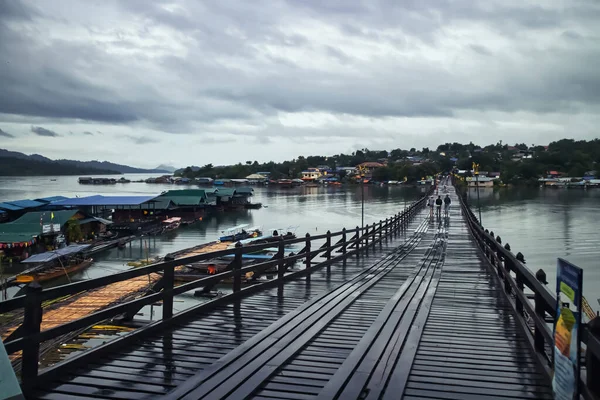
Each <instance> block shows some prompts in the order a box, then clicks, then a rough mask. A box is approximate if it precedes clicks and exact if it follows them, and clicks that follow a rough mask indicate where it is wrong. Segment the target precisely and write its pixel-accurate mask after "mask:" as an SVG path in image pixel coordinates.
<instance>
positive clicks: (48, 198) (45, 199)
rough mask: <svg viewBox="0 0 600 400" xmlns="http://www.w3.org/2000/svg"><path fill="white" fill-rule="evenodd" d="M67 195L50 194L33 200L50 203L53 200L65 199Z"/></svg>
mask: <svg viewBox="0 0 600 400" xmlns="http://www.w3.org/2000/svg"><path fill="white" fill-rule="evenodd" d="M67 199H68V197H65V196H50V197H42V198H41V199H35V201H40V202H43V203H52V202H55V201H61V200H67Z"/></svg>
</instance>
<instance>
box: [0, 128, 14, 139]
mask: <svg viewBox="0 0 600 400" xmlns="http://www.w3.org/2000/svg"><path fill="white" fill-rule="evenodd" d="M0 136H4V137H7V138H11V139H13V138H14V137H15V135H11V134H10V133H8V132H6V131H3V130H2V129H0Z"/></svg>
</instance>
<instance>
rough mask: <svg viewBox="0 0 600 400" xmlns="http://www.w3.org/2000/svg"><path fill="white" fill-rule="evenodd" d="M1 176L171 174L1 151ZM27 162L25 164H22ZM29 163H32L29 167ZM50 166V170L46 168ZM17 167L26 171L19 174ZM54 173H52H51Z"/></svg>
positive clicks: (124, 166) (110, 164)
mask: <svg viewBox="0 0 600 400" xmlns="http://www.w3.org/2000/svg"><path fill="white" fill-rule="evenodd" d="M0 158H1V159H2V163H1V164H0V175H11V176H14V175H80V174H84V175H93V174H96V175H98V174H126V173H127V174H136V173H142V174H143V173H146V174H153V173H161V174H164V173H170V172H172V171H170V170H168V169H165V168H155V169H144V168H135V167H130V166H128V165H122V164H115V163H111V162H108V161H75V160H51V159H50V158H47V157H44V156H41V155H39V154H32V155H27V154H23V153H19V152H16V151H9V150H5V149H0ZM9 160H14V162H13V164H14V166H15V167H13V166H12V165H10V161H9ZM21 161H25V163H23V162H21ZM27 162H29V163H32V164H31V165H29V166H27ZM44 165H47V166H48V169H45V168H44ZM16 166H18V167H19V168H21V169H22V171H24V172H23V173H18V171H15V169H16ZM49 171H52V172H49Z"/></svg>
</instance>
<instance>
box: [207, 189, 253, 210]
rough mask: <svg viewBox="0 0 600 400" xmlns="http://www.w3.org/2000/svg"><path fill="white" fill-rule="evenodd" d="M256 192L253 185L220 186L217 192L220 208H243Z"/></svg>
mask: <svg viewBox="0 0 600 400" xmlns="http://www.w3.org/2000/svg"><path fill="white" fill-rule="evenodd" d="M253 194H254V189H252V188H251V187H239V188H236V189H233V188H218V189H217V192H216V198H217V207H218V208H243V207H245V205H246V204H248V203H250V200H249V199H250V197H251V196H252V195H253Z"/></svg>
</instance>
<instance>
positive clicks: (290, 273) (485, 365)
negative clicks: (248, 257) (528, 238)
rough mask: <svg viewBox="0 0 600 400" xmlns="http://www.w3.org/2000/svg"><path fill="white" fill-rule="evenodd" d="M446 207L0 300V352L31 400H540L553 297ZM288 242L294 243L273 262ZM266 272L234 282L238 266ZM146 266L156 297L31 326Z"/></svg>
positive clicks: (467, 216) (589, 394)
mask: <svg viewBox="0 0 600 400" xmlns="http://www.w3.org/2000/svg"><path fill="white" fill-rule="evenodd" d="M451 198H452V201H453V206H452V208H451V212H450V215H449V217H448V218H435V217H434V218H430V215H429V210H428V209H426V207H425V206H424V205H425V204H424V203H425V200H424V199H421V200H420V201H418V202H416V203H414V204H412V205H411V206H410V207H409V208H407V209H405V210H403V211H402V212H400V213H398V214H397V215H394V216H393V217H391V218H388V219H386V220H385V221H380V222H379V223H377V224H373V225H371V226H366V227H365V228H358V227H357V228H356V229H353V230H351V231H347V230H342V231H340V232H335V233H330V232H328V233H327V234H325V235H319V236H312V237H311V236H309V235H307V236H306V237H305V238H300V239H294V240H286V241H281V242H280V244H279V246H280V247H279V249H280V251H279V253H278V255H277V256H276V258H275V259H274V260H271V261H268V262H264V263H260V264H255V265H251V266H245V267H242V262H241V261H242V254H244V253H250V252H255V251H257V250H260V249H262V248H264V247H272V244H269V245H265V246H251V247H238V248H236V249H234V250H224V251H219V252H214V253H210V254H202V255H198V256H193V257H190V258H187V259H185V260H173V261H166V262H163V263H160V264H155V265H150V266H147V267H143V268H139V269H135V270H131V271H126V272H122V273H119V274H115V275H111V276H107V277H104V278H100V279H94V280H89V281H83V282H78V283H74V284H70V285H65V286H61V287H57V288H52V289H48V290H40V289H39V288H36V287H35V286H33V287H30V288H29V291H28V294H27V295H26V296H22V297H19V298H15V299H11V300H9V301H7V302H4V303H0V314H1V313H5V312H9V311H11V310H16V309H22V308H24V310H25V312H24V315H25V316H24V322H23V328H22V330H21V336H20V337H18V338H14V339H12V340H11V341H10V342H7V343H5V345H6V348H7V351H8V352H9V353H17V352H22V360H23V362H22V371H21V380H22V387H23V389H24V391H25V392H26V395H27V397H28V398H31V399H47V400H51V399H66V400H78V399H90V398H92V399H154V398H165V399H310V398H318V399H399V398H404V399H461V400H463V399H466V400H468V399H551V398H552V389H551V384H550V376H551V366H552V364H551V360H552V354H551V351H550V349H551V348H552V333H551V325H549V322H550V323H551V321H552V320H553V316H554V314H555V309H556V299H555V297H554V295H553V294H552V293H551V292H550V291H549V290H548V289H547V288H546V287H545V286H544V285H543V284H542V283H540V282H539V281H538V280H537V279H536V277H535V275H534V274H533V273H532V272H531V271H530V270H529V269H527V268H526V267H525V266H524V265H523V264H522V263H520V262H519V261H518V260H517V259H516V257H515V256H514V255H513V254H512V253H511V252H510V251H509V250H506V249H505V248H504V247H502V245H501V244H500V243H499V242H498V240H496V239H495V238H494V237H493V235H490V234H489V233H487V232H486V231H484V230H483V228H482V227H481V226H480V225H479V223H478V221H477V219H476V218H475V216H474V215H473V214H472V213H471V212H470V210H469V209H468V207H467V206H466V205H465V204H464V202H463V201H462V199H461V198H459V196H457V195H456V194H455V193H454V190H451ZM289 244H302V245H303V246H304V248H303V249H302V250H301V251H300V252H299V253H298V254H296V255H292V256H285V255H284V254H285V252H284V247H285V246H286V245H289ZM232 252H234V254H235V258H234V261H233V262H232V264H231V268H230V269H229V270H227V271H225V272H222V273H220V274H217V275H215V276H211V277H207V278H204V279H201V280H198V281H195V282H190V283H187V284H185V285H181V286H177V287H176V286H174V285H173V271H174V267H175V266H176V265H180V264H182V263H190V262H193V261H200V260H206V259H210V258H214V257H216V256H222V255H226V254H231V253H232ZM294 261H297V262H298V263H297V265H298V264H299V265H300V267H299V268H291V265H292V263H293V262H294ZM300 261H302V262H301V263H300ZM273 269H275V270H276V272H275V276H276V277H275V279H272V280H268V281H264V282H262V283H258V284H256V285H252V286H249V287H244V288H242V287H241V277H242V276H243V274H245V273H246V272H250V271H252V272H254V274H255V276H257V277H258V276H260V275H261V274H265V273H266V272H265V271H268V270H273ZM161 271H162V273H163V278H162V280H161V281H160V284H159V285H157V286H156V287H155V288H156V290H157V292H155V293H149V294H147V295H146V296H143V297H140V298H138V299H136V300H133V301H129V302H127V303H125V304H119V305H115V306H113V307H111V308H107V309H105V310H102V311H99V312H96V313H94V314H91V315H89V316H87V317H85V318H82V319H80V320H76V321H73V322H70V323H67V324H65V325H62V326H58V327H53V328H50V329H47V330H43V331H41V332H40V326H41V320H42V310H41V306H40V304H41V302H42V301H45V300H48V299H52V298H56V297H60V296H64V295H66V294H72V293H77V292H80V291H82V290H89V289H93V288H97V287H102V286H106V285H108V284H111V283H114V282H119V281H123V280H125V279H131V278H133V277H139V276H144V275H148V274H151V273H156V272H161ZM232 277H233V292H232V293H230V294H227V295H225V296H222V297H218V298H215V299H213V300H210V301H208V302H206V303H203V304H200V305H197V306H195V307H192V308H190V309H188V310H185V311H182V312H179V313H176V314H173V297H174V296H175V295H177V294H181V293H185V292H188V291H190V290H193V289H198V288H200V289H202V290H204V291H210V289H211V288H213V287H214V286H215V285H216V284H218V282H220V281H222V280H223V279H231V278H232ZM157 301H162V307H163V318H162V319H161V320H159V321H155V322H151V323H148V324H147V325H145V326H143V327H140V328H139V329H136V330H135V331H133V332H131V333H128V334H126V335H124V336H122V337H119V338H117V339H114V340H112V341H109V342H107V343H105V344H103V345H100V346H97V347H96V348H93V349H91V350H88V351H85V352H83V353H81V354H79V355H76V356H73V357H71V358H69V359H67V360H66V361H64V362H62V363H59V364H57V365H55V366H53V367H50V368H47V369H45V370H42V371H38V360H39V347H40V343H41V342H43V341H45V340H49V339H52V338H56V337H60V336H61V335H65V334H66V333H68V332H72V331H77V330H81V329H84V328H86V327H88V326H91V325H92V324H95V323H98V322H101V321H105V320H106V319H109V318H116V317H122V316H126V317H131V316H133V315H135V313H136V312H137V311H138V310H139V309H140V307H142V306H144V305H148V304H154V303H156V302H157ZM584 341H585V343H586V353H587V356H586V359H587V363H588V364H587V365H588V371H587V372H588V374H587V375H590V374H591V373H592V371H595V373H596V374H597V373H598V371H599V370H598V367H599V365H600V362H599V360H600V341H599V339H598V336H595V335H593V334H591V333H590V332H588V330H586V331H585V334H584ZM587 375H586V374H585V371H584V373H583V374H582V382H581V385H580V386H581V388H582V392H583V394H584V396H585V398H588V399H594V398H595V397H594V396H597V395H598V393H599V392H600V390H598V386H597V385H598V383H597V382H594V381H593V379H591V377H589V376H587ZM596 376H599V375H596ZM596 380H598V379H596ZM594 393H595V394H594Z"/></svg>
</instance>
